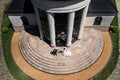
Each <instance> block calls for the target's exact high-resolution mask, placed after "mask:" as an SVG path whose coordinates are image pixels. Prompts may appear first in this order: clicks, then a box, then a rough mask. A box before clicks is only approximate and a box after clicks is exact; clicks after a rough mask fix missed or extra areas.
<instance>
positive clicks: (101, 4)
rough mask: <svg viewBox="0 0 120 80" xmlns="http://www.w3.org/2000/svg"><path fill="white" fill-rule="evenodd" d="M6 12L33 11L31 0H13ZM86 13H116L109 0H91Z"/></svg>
mask: <svg viewBox="0 0 120 80" xmlns="http://www.w3.org/2000/svg"><path fill="white" fill-rule="evenodd" d="M6 12H7V13H34V9H33V5H32V3H31V0H13V1H12V2H11V4H10V6H9V7H8V9H6ZM88 13H108V14H109V13H117V9H116V8H115V7H114V6H113V4H112V2H111V0H91V3H90V6H89V10H88Z"/></svg>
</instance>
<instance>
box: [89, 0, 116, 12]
mask: <svg viewBox="0 0 120 80" xmlns="http://www.w3.org/2000/svg"><path fill="white" fill-rule="evenodd" d="M88 12H89V13H108V14H109V13H117V12H118V11H117V9H116V8H115V6H114V5H113V4H112V1H111V0H91V3H90V5H89V10H88Z"/></svg>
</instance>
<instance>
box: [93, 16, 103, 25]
mask: <svg viewBox="0 0 120 80" xmlns="http://www.w3.org/2000/svg"><path fill="white" fill-rule="evenodd" d="M102 20H103V18H102V17H96V18H95V22H94V25H100V24H101V22H102Z"/></svg>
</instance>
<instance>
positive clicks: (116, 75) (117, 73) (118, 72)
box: [107, 0, 120, 80]
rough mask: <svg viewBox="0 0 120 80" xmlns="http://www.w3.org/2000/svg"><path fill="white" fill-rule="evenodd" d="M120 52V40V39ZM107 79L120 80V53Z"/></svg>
mask: <svg viewBox="0 0 120 80" xmlns="http://www.w3.org/2000/svg"><path fill="white" fill-rule="evenodd" d="M116 3H117V8H118V11H120V0H116ZM118 23H119V27H120V13H118ZM119 37H120V32H119ZM119 53H120V40H119ZM107 80H120V54H119V58H118V62H117V66H116V68H115V69H114V71H113V73H112V74H111V76H110V77H109V78H108V79H107Z"/></svg>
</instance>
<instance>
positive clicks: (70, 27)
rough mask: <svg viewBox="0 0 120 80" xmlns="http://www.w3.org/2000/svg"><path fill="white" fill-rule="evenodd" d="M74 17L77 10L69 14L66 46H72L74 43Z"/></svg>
mask: <svg viewBox="0 0 120 80" xmlns="http://www.w3.org/2000/svg"><path fill="white" fill-rule="evenodd" d="M74 18H75V12H71V13H69V14H68V31H67V44H66V46H70V45H71V43H72V33H73V26H74Z"/></svg>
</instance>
